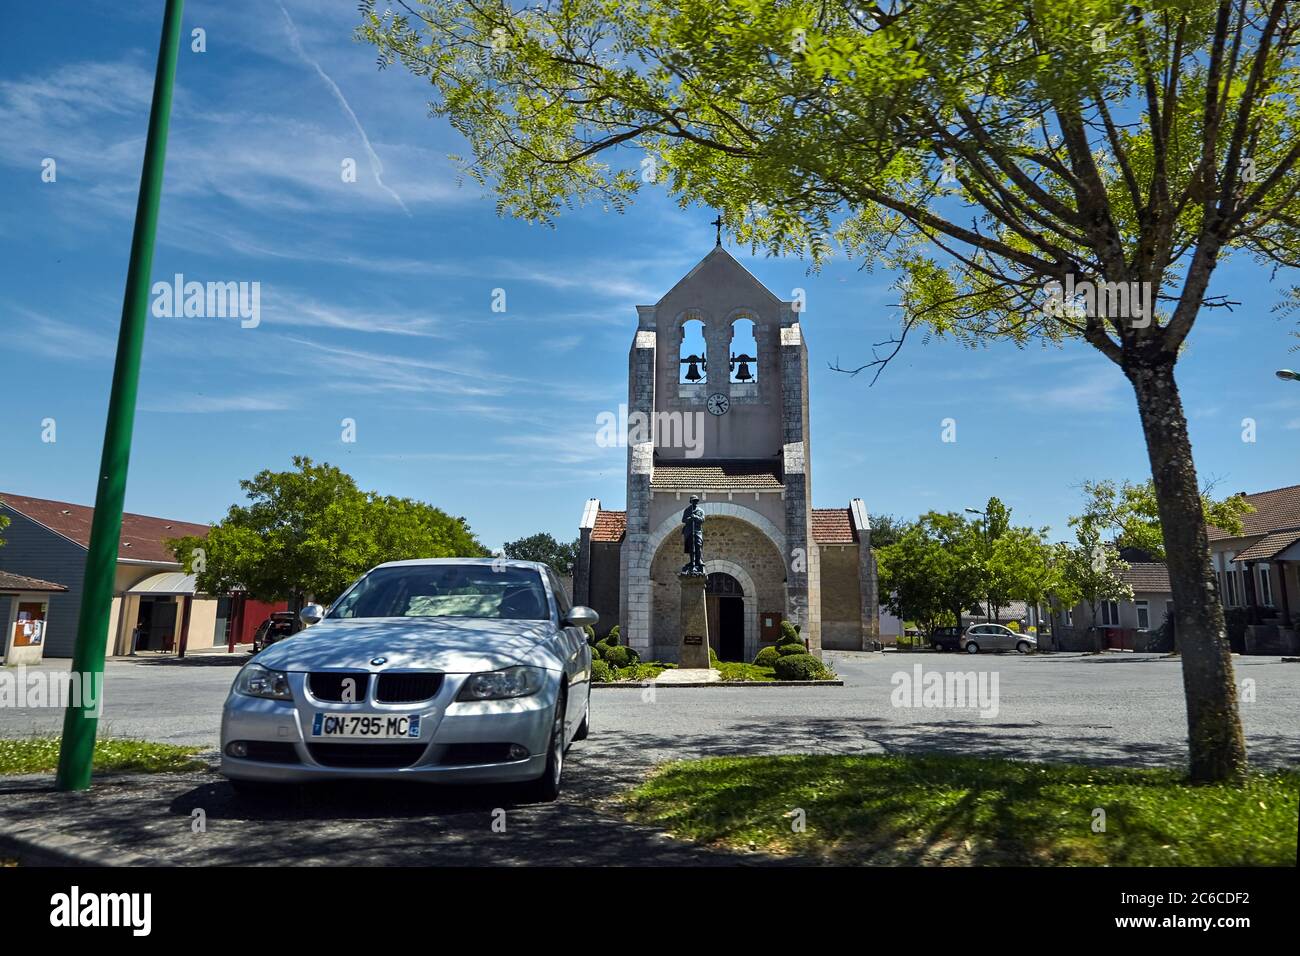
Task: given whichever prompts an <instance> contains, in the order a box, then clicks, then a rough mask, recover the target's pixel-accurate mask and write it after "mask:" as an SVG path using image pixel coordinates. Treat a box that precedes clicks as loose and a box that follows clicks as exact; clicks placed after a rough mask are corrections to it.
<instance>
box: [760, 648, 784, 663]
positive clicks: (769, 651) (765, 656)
mask: <svg viewBox="0 0 1300 956" xmlns="http://www.w3.org/2000/svg"><path fill="white" fill-rule="evenodd" d="M780 656H781V654H780V652H779V651H778V650H777V648H775V647H765V648H763V649H762V650H761V651H759V652H758V655H757V656H756V657H755V658H754V664H755V666H757V667H771V666H773V665H774V664H775V663H776V659H777V658H778V657H780Z"/></svg>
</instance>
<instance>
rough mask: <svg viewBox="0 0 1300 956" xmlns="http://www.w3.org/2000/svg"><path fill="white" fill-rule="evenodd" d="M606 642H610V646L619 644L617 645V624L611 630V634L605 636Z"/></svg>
mask: <svg viewBox="0 0 1300 956" xmlns="http://www.w3.org/2000/svg"><path fill="white" fill-rule="evenodd" d="M605 640H606V641H608V642H609V643H610V644H617V643H618V625H617V624H615V625H614V626H613V627H611V628H610V629H609V633H608V634H606V635H605Z"/></svg>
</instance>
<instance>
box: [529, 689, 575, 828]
mask: <svg viewBox="0 0 1300 956" xmlns="http://www.w3.org/2000/svg"><path fill="white" fill-rule="evenodd" d="M567 698H568V693H567V691H566V690H565V689H564V688H560V696H559V699H558V700H557V701H556V702H555V717H554V718H553V719H552V720H551V736H550V739H549V740H548V741H547V743H546V769H545V770H543V771H542V775H541V776H540V777H538V778H537V779H536V780H531V781H529V782H528V784H527V785H525V787H524V792H525V794H526V796H527V797H528V799H529V801H530V802H532V803H552V802H554V801H555V799H556V798H557V797H559V795H560V785H561V781H562V780H563V777H564V749H565V748H564V704H565V701H566V699H567Z"/></svg>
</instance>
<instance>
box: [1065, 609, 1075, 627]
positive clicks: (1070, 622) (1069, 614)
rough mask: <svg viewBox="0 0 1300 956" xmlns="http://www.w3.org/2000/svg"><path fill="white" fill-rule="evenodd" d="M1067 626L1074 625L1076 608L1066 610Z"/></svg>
mask: <svg viewBox="0 0 1300 956" xmlns="http://www.w3.org/2000/svg"><path fill="white" fill-rule="evenodd" d="M1065 626H1066V627H1074V608H1068V609H1067V610H1066V612H1065Z"/></svg>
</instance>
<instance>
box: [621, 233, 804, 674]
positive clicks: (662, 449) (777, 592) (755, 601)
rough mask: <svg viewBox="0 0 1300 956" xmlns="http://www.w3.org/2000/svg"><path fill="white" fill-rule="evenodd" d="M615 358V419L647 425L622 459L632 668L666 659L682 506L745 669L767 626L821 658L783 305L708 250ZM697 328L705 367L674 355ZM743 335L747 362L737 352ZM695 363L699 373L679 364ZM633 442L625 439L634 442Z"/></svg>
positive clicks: (800, 397) (795, 353)
mask: <svg viewBox="0 0 1300 956" xmlns="http://www.w3.org/2000/svg"><path fill="white" fill-rule="evenodd" d="M637 314H638V323H637V330H636V333H635V335H634V337H633V342H632V349H631V352H630V354H629V358H628V415H629V419H632V420H638V419H637V415H636V413H641V415H642V416H644V418H642V419H640V420H643V421H651V422H653V423H654V424H655V427H654V428H653V429H650V430H649V432H648V433H647V432H646V430H642V432H641V433H640V434H632V435H630V436H629V439H628V450H627V512H626V527H625V532H624V536H623V539H622V547H621V554H620V574H619V578H620V594H619V622H620V626H621V630H622V634H623V637H624V639H625V643H627V644H628V645H629V646H631V647H634V648H636V649H637V650H638V651H640V652H641V653H642V655H643V656H649V657H656V658H661V659H672V657H673V655H674V653H675V648H676V634H675V633H674V632H675V628H676V625H675V624H674V622H673V621H672V620H671V618H672V611H671V609H673V608H675V604H674V603H673V601H674V598H675V593H674V592H675V589H676V587H677V585H676V582H675V581H674V580H672V579H671V576H668V575H664V574H662V573H661V568H660V565H664V566H667V564H668V563H669V562H668V561H667V560H666V559H664V558H659V559H658V560H657V557H658V556H659V555H660V554H661V552H663V550H664V549H665V548H666V549H668V550H669V551H670V552H671V556H672V557H673V558H674V559H675V560H676V562H677V564H679V565H680V564H681V562H682V558H681V555H680V553H679V552H680V547H679V544H678V543H679V535H678V534H677V533H676V531H677V529H676V523H677V522H678V521H679V516H680V513H681V511H682V509H683V508H684V507H685V504H686V501H687V500H688V498H689V496H690V495H691V494H698V495H700V497H701V499H702V502H701V507H702V508H703V509H704V511H705V513H706V521H705V532H704V534H705V539H704V540H705V544H704V558H705V563H706V569H708V570H709V571H710V572H711V573H716V574H718V575H720V576H722V578H729V579H730V580H732V581H734V582H735V589H736V590H737V591H738V592H739V593H740V594H742V595H743V597H744V598H745V599H746V602H745V603H746V605H747V607H746V611H745V617H746V619H745V622H744V641H743V653H744V656H745V659H752V657H753V654H754V653H756V652H757V650H758V647H759V645H760V643H761V642H762V641H764V640H774V639H775V638H774V637H772V636H770V635H769V634H768V633H766V632H767V631H770V630H771V629H772V628H777V629H779V626H780V620H781V619H785V620H790V621H792V622H795V623H797V624H799V625H800V628H801V636H803V637H804V638H805V639H806V641H807V643H808V645H809V648H810V650H812V652H813V653H820V649H821V629H820V623H821V618H820V593H819V554H818V549H817V547H816V546H815V544H814V542H813V540H812V528H811V519H812V474H811V469H810V461H811V456H810V454H809V427H808V426H809V421H808V352H807V348H806V347H805V344H804V340H803V333H802V330H801V327H800V325H799V312H798V311H797V308H796V305H795V303H794V302H786V301H782V300H781V299H779V298H777V297H776V296H775V295H773V294H772V293H771V292H770V291H768V290H767V289H766V288H765V287H764V286H763V285H762V283H760V282H759V281H758V280H757V279H755V278H754V276H752V275H751V274H750V273H749V272H748V271H747V270H746V269H745V268H744V267H743V266H741V265H740V263H738V262H737V261H736V260H735V259H734V258H732V256H731V255H730V254H728V253H727V251H726V250H725V249H723V248H722V246H721V245H718V246H717V247H715V248H714V249H713V250H712V251H711V252H710V253H709V254H708V255H707V256H705V257H704V259H703V260H701V261H700V263H699V264H698V265H696V266H695V268H694V269H692V270H691V271H690V272H689V273H688V274H687V275H686V276H685V277H684V278H683V279H681V281H679V282H678V283H677V284H676V285H675V286H674V287H673V288H672V289H671V290H669V292H668V293H667V294H666V295H665V296H664V297H663V298H662V299H660V300H659V301H658V302H657V303H655V304H654V305H645V306H638V307H637ZM692 322H698V323H700V328H701V329H702V332H703V338H704V343H705V349H704V355H703V356H700V355H699V354H698V352H689V354H684V347H683V342H684V338H685V335H686V332H685V329H686V326H687V325H688V323H692ZM741 322H747V323H752V334H753V342H754V345H755V351H756V354H751V353H749V352H738V351H737V350H736V348H735V347H734V346H735V342H736V334H737V333H736V327H737V325H738V324H739V323H741ZM692 358H694V359H696V360H698V361H696V362H692V361H691V359H692ZM632 431H633V432H635V431H636V430H635V429H633V430H632Z"/></svg>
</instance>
